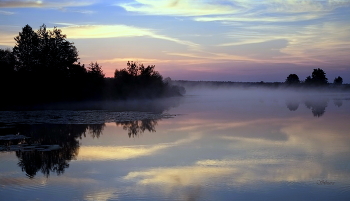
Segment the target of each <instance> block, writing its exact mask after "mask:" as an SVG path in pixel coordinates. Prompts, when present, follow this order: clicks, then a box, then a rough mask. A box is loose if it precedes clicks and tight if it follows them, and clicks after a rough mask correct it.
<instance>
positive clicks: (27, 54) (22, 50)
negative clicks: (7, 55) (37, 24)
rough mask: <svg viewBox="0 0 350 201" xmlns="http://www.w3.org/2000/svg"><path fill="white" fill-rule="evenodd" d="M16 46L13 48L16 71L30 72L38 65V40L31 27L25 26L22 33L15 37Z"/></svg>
mask: <svg viewBox="0 0 350 201" xmlns="http://www.w3.org/2000/svg"><path fill="white" fill-rule="evenodd" d="M15 41H16V45H15V47H14V48H13V55H14V57H15V60H16V65H15V67H16V70H17V71H24V72H30V71H33V70H34V69H33V68H34V66H36V65H38V63H39V61H38V57H37V55H38V52H39V49H38V47H39V38H38V35H37V34H36V33H35V32H34V31H33V29H32V27H30V26H29V25H26V26H25V27H23V29H22V32H19V35H18V36H16V37H15Z"/></svg>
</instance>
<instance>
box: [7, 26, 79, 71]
mask: <svg viewBox="0 0 350 201" xmlns="http://www.w3.org/2000/svg"><path fill="white" fill-rule="evenodd" d="M15 41H16V45H15V47H14V48H13V54H14V56H15V59H16V69H17V70H18V71H24V72H33V73H35V74H41V75H50V74H55V75H57V74H59V75H62V76H66V77H68V76H69V70H70V68H72V66H73V65H74V64H75V63H76V62H77V61H78V59H79V58H78V52H77V49H76V47H75V46H74V45H73V43H71V42H69V41H67V40H66V35H64V34H62V31H61V30H60V29H57V28H56V27H55V28H54V29H53V30H52V31H51V30H47V29H46V25H42V26H41V27H40V29H39V30H38V31H37V32H34V31H33V30H32V28H31V27H30V26H29V25H26V26H25V27H24V28H23V29H22V32H20V33H19V35H18V36H17V37H16V38H15Z"/></svg>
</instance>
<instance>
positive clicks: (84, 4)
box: [0, 0, 350, 83]
mask: <svg viewBox="0 0 350 201" xmlns="http://www.w3.org/2000/svg"><path fill="white" fill-rule="evenodd" d="M26 24H29V25H30V26H31V27H32V28H33V29H34V30H37V29H38V28H39V26H40V25H42V24H46V25H47V27H54V26H57V27H58V28H60V29H62V31H63V33H64V34H66V35H67V39H68V40H69V41H71V42H74V43H75V46H76V47H77V49H78V51H79V57H80V61H81V62H82V63H85V64H88V63H90V62H91V61H97V62H98V63H100V64H101V65H102V68H103V70H104V72H105V73H106V75H107V76H113V72H114V70H115V69H116V68H118V69H120V68H124V67H125V66H126V62H127V61H128V60H133V61H138V62H140V63H144V64H146V65H151V64H155V65H156V70H158V71H159V72H160V73H161V74H162V75H163V76H164V77H167V76H170V77H171V78H173V79H189V80H225V81H267V82H270V81H284V80H285V78H286V77H287V76H288V75H289V74H291V73H295V74H297V75H298V76H299V77H300V79H301V80H304V79H305V78H306V76H308V75H310V74H311V73H312V70H313V69H314V68H322V69H323V70H325V72H326V73H327V77H328V79H329V81H330V82H333V79H334V78H335V77H336V76H339V75H340V76H342V77H343V79H344V82H346V83H350V0H313V1H312V0H284V1H283V0H265V1H253V0H226V1H223V0H222V1H221V0H202V1H200V0H198V1H194V0H192V1H190V0H157V1H156V0H130V1H125V0H122V1H99V0H92V1H66V0H63V1H62V0H45V1H44V0H43V1H30V0H26V1H21V0H19V1H6V0H1V1H0V35H1V37H0V47H1V48H11V47H13V46H14V45H15V42H14V40H13V38H14V37H15V36H16V35H18V32H20V31H21V29H22V27H24V26H25V25H26Z"/></svg>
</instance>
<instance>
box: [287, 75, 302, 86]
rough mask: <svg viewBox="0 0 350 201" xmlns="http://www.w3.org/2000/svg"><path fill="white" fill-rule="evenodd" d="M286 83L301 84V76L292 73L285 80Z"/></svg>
mask: <svg viewBox="0 0 350 201" xmlns="http://www.w3.org/2000/svg"><path fill="white" fill-rule="evenodd" d="M285 83H286V84H299V83H300V80H299V77H298V75H296V74H290V75H289V76H288V77H287V79H286V81H285Z"/></svg>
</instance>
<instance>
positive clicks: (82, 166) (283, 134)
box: [0, 89, 350, 201]
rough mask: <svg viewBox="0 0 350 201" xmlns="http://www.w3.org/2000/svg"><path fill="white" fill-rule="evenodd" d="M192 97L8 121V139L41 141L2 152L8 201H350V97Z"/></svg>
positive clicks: (2, 186) (196, 93)
mask: <svg viewBox="0 0 350 201" xmlns="http://www.w3.org/2000/svg"><path fill="white" fill-rule="evenodd" d="M187 94H188V95H186V96H185V97H184V98H182V99H176V101H175V102H176V103H175V104H174V103H172V104H170V105H169V107H168V108H167V107H164V105H163V106H162V109H161V111H163V113H159V110H157V113H156V114H153V113H145V112H119V111H91V110H89V111H86V110H84V111H30V112H28V111H27V112H24V111H22V112H1V115H0V122H1V124H0V127H1V128H0V132H1V133H0V134H1V135H2V136H4V135H8V134H19V135H23V136H26V137H30V138H27V139H24V140H23V139H17V140H1V141H0V142H1V151H0V200H76V201H78V200H349V198H350V132H349V130H350V124H349V119H350V93H329V92H323V93H320V92H312V93H311V92H294V91H284V92H283V91H278V90H259V89H258V90H252V89H250V90H237V89H235V90H234V89H219V90H213V89H211V90H207V89H196V90H188V93H187ZM137 104H142V103H137ZM18 144H20V146H18ZM26 144H27V145H26ZM42 145H50V146H46V147H45V148H43V147H42ZM55 145H59V146H60V147H61V148H60V149H55V148H54V147H55Z"/></svg>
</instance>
